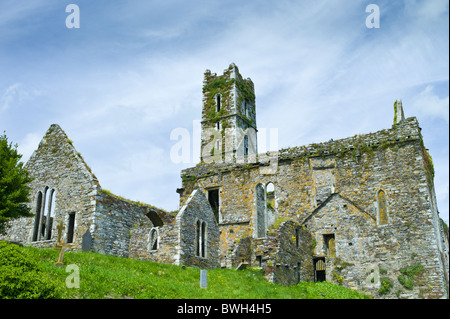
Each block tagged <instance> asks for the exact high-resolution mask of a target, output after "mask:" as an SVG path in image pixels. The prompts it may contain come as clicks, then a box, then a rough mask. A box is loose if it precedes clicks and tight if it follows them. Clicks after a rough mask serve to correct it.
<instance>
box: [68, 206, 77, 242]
mask: <svg viewBox="0 0 450 319" xmlns="http://www.w3.org/2000/svg"><path fill="white" fill-rule="evenodd" d="M74 230H75V213H70V214H69V218H68V221H67V243H68V244H70V243H73V234H74Z"/></svg>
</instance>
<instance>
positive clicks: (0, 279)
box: [0, 241, 61, 299]
mask: <svg viewBox="0 0 450 319" xmlns="http://www.w3.org/2000/svg"><path fill="white" fill-rule="evenodd" d="M60 295H61V294H60V291H59V290H58V289H57V285H56V283H55V281H54V280H52V279H51V278H50V277H48V275H47V274H46V273H45V272H43V271H42V270H40V268H39V265H38V263H37V262H36V261H34V260H33V258H32V257H31V256H30V255H29V254H27V252H26V251H25V250H24V249H23V248H22V247H19V246H17V245H14V244H10V243H7V242H2V241H0V299H44V298H59V297H60Z"/></svg>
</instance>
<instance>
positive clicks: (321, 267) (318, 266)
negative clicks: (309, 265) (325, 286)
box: [314, 257, 327, 282]
mask: <svg viewBox="0 0 450 319" xmlns="http://www.w3.org/2000/svg"><path fill="white" fill-rule="evenodd" d="M326 279H327V278H326V275H325V258H324V257H320V258H314V282H321V281H326Z"/></svg>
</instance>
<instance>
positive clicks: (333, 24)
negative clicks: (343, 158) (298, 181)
mask: <svg viewBox="0 0 450 319" xmlns="http://www.w3.org/2000/svg"><path fill="white" fill-rule="evenodd" d="M71 3H74V4H77V5H78V6H79V8H80V28H79V29H68V28H67V27H66V25H65V20H66V17H67V16H68V15H69V13H66V12H65V8H66V6H67V5H68V4H71ZM372 3H373V4H376V5H378V6H379V8H380V28H372V29H368V28H367V27H366V25H365V20H366V17H367V16H368V15H369V13H366V12H365V8H366V6H367V5H368V4H372ZM448 20H449V11H448V1H447V0H430V1H414V0H408V1H400V0H397V1H375V0H373V1H363V0H359V1H345V0H340V1H283V0H277V1H261V0H259V1H167V0H166V1H106V0H103V1H102V0H98V1H81V0H79V1H76V0H72V1H62V0H26V1H25V0H0V131H3V130H5V131H6V134H7V135H8V137H9V139H10V140H11V141H13V142H14V143H18V144H19V150H20V151H21V152H22V153H23V154H24V157H23V159H24V160H27V159H28V157H29V156H30V155H31V153H32V152H33V150H34V149H36V148H37V145H38V143H39V141H40V139H41V138H42V136H43V135H44V134H45V132H46V130H47V129H48V127H49V126H50V125H51V124H52V123H57V124H59V125H60V126H61V127H62V128H63V129H64V130H65V131H66V133H67V134H68V135H69V137H70V138H71V139H72V140H73V141H74V146H75V147H76V148H77V150H78V151H80V152H81V153H82V155H83V157H84V158H85V160H86V162H87V163H88V164H89V165H90V166H91V168H92V169H93V171H94V173H95V174H96V176H97V177H98V178H99V181H100V184H101V185H102V187H104V188H107V189H109V190H111V191H112V192H113V193H116V194H119V195H122V196H124V197H127V198H130V199H133V200H139V201H143V202H147V203H150V204H153V205H156V206H159V207H162V208H165V209H168V210H174V209H177V208H178V194H177V193H176V192H175V190H176V188H177V187H180V186H181V180H180V170H181V169H183V168H186V167H190V166H193V165H194V164H195V163H196V162H197V161H198V160H197V158H196V157H195V156H194V155H192V156H191V157H192V163H184V164H177V163H173V162H172V161H171V160H170V150H171V148H172V147H173V146H174V144H175V143H176V141H172V140H170V133H171V131H172V130H173V129H175V128H186V129H188V130H189V131H190V132H192V129H193V121H194V120H199V119H200V114H201V100H202V96H201V94H202V93H201V88H202V80H203V72H204V71H205V70H206V69H210V70H211V71H212V72H216V73H219V74H221V73H222V72H223V70H224V69H226V68H227V67H228V65H229V64H230V63H232V62H234V63H236V65H237V66H238V67H239V69H240V71H241V73H242V74H243V76H244V77H250V78H251V79H252V80H253V82H254V83H255V90H256V104H257V124H258V127H259V128H267V129H268V128H277V129H278V137H279V140H278V146H279V147H280V148H281V147H288V146H299V145H306V144H309V143H314V142H323V141H327V140H329V139H330V138H333V139H338V138H345V137H348V136H353V135H355V134H363V133H369V132H374V131H378V130H381V129H384V128H389V127H391V125H392V119H393V103H394V101H395V99H397V98H401V99H402V100H403V107H404V111H405V115H406V116H407V117H410V116H416V117H417V118H418V120H419V123H420V125H421V127H422V129H423V130H422V134H423V136H424V141H425V145H426V147H428V148H429V149H430V152H431V155H432V157H433V161H434V165H435V170H436V178H435V187H436V194H437V200H438V207H439V211H440V214H441V217H442V218H443V219H444V220H446V221H447V222H448V206H449V202H448V198H449V195H448V193H449V187H448V185H449V166H448V153H449V152H448V151H449V140H448V134H449V89H448V87H449V65H448V61H449V49H448V48H449V27H448V23H449V21H448ZM191 142H193V141H192V136H191ZM195 142H198V141H195Z"/></svg>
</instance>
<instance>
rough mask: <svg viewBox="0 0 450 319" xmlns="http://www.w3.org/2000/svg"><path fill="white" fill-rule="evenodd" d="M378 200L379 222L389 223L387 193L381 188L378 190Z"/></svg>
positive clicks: (382, 223)
mask: <svg viewBox="0 0 450 319" xmlns="http://www.w3.org/2000/svg"><path fill="white" fill-rule="evenodd" d="M377 202H378V216H377V217H378V224H379V225H387V223H388V214H387V202H386V193H385V192H384V191H383V190H380V191H379V192H378V196H377Z"/></svg>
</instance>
